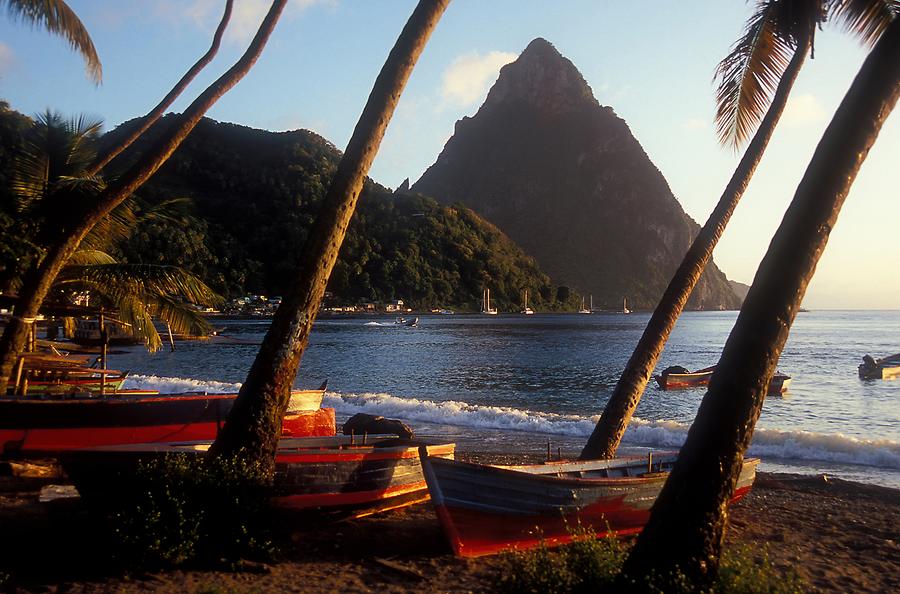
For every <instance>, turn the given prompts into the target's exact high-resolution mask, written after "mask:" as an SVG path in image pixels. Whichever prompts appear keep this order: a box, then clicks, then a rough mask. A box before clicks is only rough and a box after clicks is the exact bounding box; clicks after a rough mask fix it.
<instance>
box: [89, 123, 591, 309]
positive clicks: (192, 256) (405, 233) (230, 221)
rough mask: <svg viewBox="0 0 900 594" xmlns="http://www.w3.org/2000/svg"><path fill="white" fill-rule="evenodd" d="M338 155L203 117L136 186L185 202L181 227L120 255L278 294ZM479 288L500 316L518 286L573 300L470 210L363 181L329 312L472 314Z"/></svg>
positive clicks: (546, 305)
mask: <svg viewBox="0 0 900 594" xmlns="http://www.w3.org/2000/svg"><path fill="white" fill-rule="evenodd" d="M173 119H174V116H168V117H167V118H166V119H165V121H163V122H162V124H163V126H166V125H171V122H172V120H173ZM132 125H134V122H128V123H126V124H124V125H123V126H120V127H119V128H118V129H116V130H114V131H112V132H110V133H109V134H108V135H107V136H108V138H106V139H105V141H106V142H115V140H116V138H117V136H118V135H119V134H125V133H126V132H127V130H128V128H129V127H130V126H132ZM157 133H158V132H157ZM150 136H151V139H150V141H152V137H153V136H154V134H153V133H151V134H150ZM146 142H147V141H145V143H146ZM145 143H144V144H145ZM138 148H139V149H140V148H141V147H140V146H139V147H138ZM339 156H340V153H339V151H338V150H337V149H336V148H335V147H334V145H332V144H331V143H329V142H328V141H327V140H325V139H324V138H322V137H321V136H318V135H317V134H315V133H313V132H309V131H305V130H298V131H292V132H282V133H274V132H267V131H263V130H255V129H252V128H247V127H243V126H238V125H234V124H227V123H217V122H214V121H212V120H204V121H203V122H201V123H200V124H199V125H198V126H197V128H196V129H195V130H194V132H193V133H192V134H191V136H190V137H189V138H188V139H187V140H186V141H185V143H184V144H183V145H182V147H181V148H180V149H179V150H178V151H177V152H176V153H175V154H174V155H173V156H172V158H171V159H170V161H169V162H168V163H167V164H166V165H165V166H164V167H163V168H162V169H161V170H160V172H159V173H158V174H157V175H156V176H155V177H154V178H152V179H151V180H150V181H149V182H148V183H147V184H146V185H145V186H144V187H143V188H142V190H141V195H142V196H143V197H144V199H146V200H148V201H149V202H150V203H156V202H158V201H161V200H165V199H170V198H173V197H184V198H187V199H188V200H187V205H186V206H185V208H184V210H183V213H182V221H181V222H180V223H175V222H166V221H159V222H154V223H151V224H148V225H145V226H143V227H142V228H140V229H139V230H137V232H135V233H134V234H133V236H132V239H131V240H130V241H129V242H128V243H127V244H126V245H125V247H124V248H123V250H122V252H123V253H122V254H121V255H122V256H123V258H125V259H126V260H127V261H130V262H145V263H161V262H166V263H170V264H176V265H178V266H181V267H184V268H186V269H187V270H190V271H191V272H193V273H195V274H197V275H198V276H200V277H201V278H203V279H205V280H206V281H207V282H208V283H209V284H210V285H211V286H212V287H213V288H215V289H216V290H217V291H219V292H220V293H222V294H224V295H227V296H236V295H241V294H245V293H262V294H266V295H280V294H282V293H284V292H285V291H286V290H287V287H288V285H289V282H290V279H291V274H292V273H293V270H294V263H295V261H296V259H297V257H298V256H299V252H300V250H301V249H302V247H303V245H304V242H305V240H306V237H307V234H308V231H309V229H310V227H311V225H312V222H313V220H314V217H315V216H316V213H317V209H318V206H319V204H320V203H321V200H322V199H323V197H324V194H325V190H326V188H327V183H328V180H329V179H330V176H331V175H332V174H333V173H334V170H335V167H336V163H337V159H338V158H339ZM121 165H122V164H121V163H116V162H114V163H113V166H114V167H115V166H121ZM486 288H488V289H490V290H491V297H492V304H493V305H496V306H497V307H499V308H500V310H501V311H518V309H520V308H521V300H522V292H523V291H524V290H525V289H528V292H529V304H530V305H531V306H532V307H534V308H536V309H537V310H539V311H540V310H545V311H546V310H570V311H571V310H574V309H575V308H576V305H577V303H578V302H580V297H579V296H578V295H576V294H575V293H574V292H571V291H568V289H566V288H565V287H555V286H553V285H551V281H550V279H549V278H548V277H547V275H545V274H544V273H542V272H541V271H540V269H539V268H538V266H537V264H536V263H535V261H534V259H533V258H531V257H529V256H528V255H526V254H525V253H524V252H522V250H521V249H520V248H518V247H517V246H516V245H515V244H514V243H513V242H512V241H511V240H510V239H509V238H507V237H506V236H505V235H504V234H503V233H501V232H500V231H499V230H498V229H497V228H496V227H494V226H493V225H490V224H489V223H486V222H485V221H484V220H483V219H481V218H480V217H478V215H476V214H474V213H473V212H472V211H471V210H469V209H467V208H465V207H462V206H460V205H450V206H441V205H439V204H438V203H437V202H435V201H434V200H432V199H430V198H427V197H425V196H419V195H407V194H401V193H393V192H391V191H390V190H388V189H387V188H384V187H382V186H380V185H378V184H377V183H374V182H371V181H369V182H367V184H366V187H365V189H364V191H363V194H362V196H361V198H360V204H359V206H358V208H357V212H356V214H355V216H354V218H353V221H352V223H351V225H350V229H349V232H348V235H347V238H346V240H345V242H344V246H343V248H342V250H341V257H340V259H339V260H338V262H337V265H336V267H335V270H334V273H333V274H332V278H331V282H330V284H329V291H330V292H331V293H332V295H333V297H332V299H331V303H332V304H334V305H349V304H356V303H361V302H378V301H388V300H393V299H403V300H404V302H405V303H406V304H407V305H410V306H412V307H416V308H422V309H427V308H437V307H452V308H456V309H460V310H477V309H478V308H479V307H480V303H481V295H482V291H483V289H486ZM560 289H562V290H560Z"/></svg>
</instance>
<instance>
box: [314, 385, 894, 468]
mask: <svg viewBox="0 0 900 594" xmlns="http://www.w3.org/2000/svg"><path fill="white" fill-rule="evenodd" d="M323 406H331V407H334V408H335V410H337V411H338V412H339V413H342V414H354V413H357V412H366V413H370V414H378V415H383V416H386V417H393V418H400V419H403V420H406V421H420V422H423V423H435V424H441V425H453V426H460V427H472V428H483V429H499V430H509V431H524V432H529V433H544V434H549V435H561V436H571V437H583V438H585V439H586V438H587V437H588V436H589V435H590V434H591V431H593V428H594V425H595V424H596V422H597V419H598V417H597V416H592V417H587V416H579V415H561V414H555V413H546V412H537V411H529V410H523V409H518V408H513V407H505V406H486V405H477V404H470V403H467V402H461V401H456V400H446V401H439V402H434V401H430V400H420V399H416V398H399V397H396V396H393V395H391V394H376V393H363V394H337V393H328V394H326V396H325V401H324V402H323ZM689 428H690V425H689V424H687V423H681V422H677V421H670V420H654V421H650V420H645V419H640V418H637V417H633V418H632V420H631V424H630V426H629V427H628V430H627V431H626V433H625V437H624V439H623V444H624V445H626V446H642V447H652V448H678V447H681V446H682V445H683V444H684V441H685V439H686V438H687V432H688V429H689ZM749 453H750V454H751V455H753V456H759V457H762V458H765V459H771V460H773V461H774V460H795V461H818V462H833V463H841V464H856V465H863V466H873V467H879V468H888V469H894V470H900V443H897V442H894V441H890V440H887V439H878V440H870V439H860V438H856V437H852V436H847V435H842V434H826V433H816V432H812V431H799V430H798V431H784V430H779V429H766V428H760V427H758V428H757V429H756V431H755V432H754V438H753V444H752V445H751V446H750V451H749Z"/></svg>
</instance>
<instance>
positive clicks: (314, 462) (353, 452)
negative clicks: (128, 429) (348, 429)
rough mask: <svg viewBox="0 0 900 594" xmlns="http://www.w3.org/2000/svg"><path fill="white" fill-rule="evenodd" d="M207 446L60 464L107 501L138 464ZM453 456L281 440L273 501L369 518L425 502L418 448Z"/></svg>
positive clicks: (125, 451) (79, 457)
mask: <svg viewBox="0 0 900 594" xmlns="http://www.w3.org/2000/svg"><path fill="white" fill-rule="evenodd" d="M210 443H211V442H209V441H206V442H194V443H156V444H131V445H123V446H106V447H99V448H86V449H80V450H71V451H68V452H64V453H63V454H62V455H61V457H60V460H61V462H62V464H63V468H64V469H65V471H66V473H67V474H68V476H69V478H71V479H72V481H73V482H74V483H75V486H76V487H77V488H78V491H79V493H81V495H82V497H85V498H86V499H91V500H93V501H95V502H97V501H100V502H102V500H103V498H109V497H115V496H117V494H118V493H119V492H120V489H121V486H122V484H123V481H124V482H126V483H127V481H128V480H129V479H130V477H133V476H134V472H135V471H136V469H137V466H138V464H139V463H140V462H146V461H148V460H152V459H153V458H156V457H160V456H164V455H173V454H174V455H203V454H204V453H205V452H206V450H207V449H208V448H209V446H210ZM420 448H422V449H425V450H426V451H427V454H428V455H429V456H434V457H436V458H438V459H444V458H452V457H453V455H454V452H455V449H456V444H454V443H434V442H426V441H423V440H410V439H402V438H398V437H387V436H375V437H373V436H369V437H368V438H367V439H366V442H365V443H363V440H361V439H359V438H356V439H355V440H354V438H352V437H347V436H335V437H308V438H282V439H281V440H280V441H279V444H278V451H277V453H276V456H275V481H274V486H273V488H272V502H273V504H274V505H275V506H276V507H279V508H281V509H284V510H289V511H311V510H317V511H333V512H352V513H353V514H354V515H355V516H357V517H359V516H363V515H368V514H370V513H374V512H376V511H386V510H389V509H396V508H398V507H404V506H407V505H412V504H413V503H417V502H419V501H424V500H427V499H428V489H427V487H426V484H425V479H424V477H423V475H422V466H421V463H420V461H419V450H420Z"/></svg>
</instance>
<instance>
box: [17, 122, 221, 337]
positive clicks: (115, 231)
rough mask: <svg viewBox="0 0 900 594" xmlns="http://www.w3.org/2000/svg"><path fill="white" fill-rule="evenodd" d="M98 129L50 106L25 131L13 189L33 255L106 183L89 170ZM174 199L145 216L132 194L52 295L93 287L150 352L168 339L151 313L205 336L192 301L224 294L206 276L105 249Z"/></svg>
mask: <svg viewBox="0 0 900 594" xmlns="http://www.w3.org/2000/svg"><path fill="white" fill-rule="evenodd" d="M99 130H100V122H96V121H87V120H85V119H84V118H73V119H68V120H67V119H64V118H63V117H62V116H61V115H59V114H57V113H52V112H49V111H48V112H45V113H43V114H41V115H39V116H37V117H36V118H35V121H34V125H33V126H32V128H31V129H30V130H28V132H27V133H26V134H25V135H24V136H25V138H24V139H23V141H22V145H21V148H20V150H19V154H18V156H17V158H16V167H15V176H14V179H13V182H12V184H11V190H12V192H11V193H12V195H13V197H14V198H15V200H16V204H15V215H16V220H17V221H18V222H19V223H20V224H21V225H22V226H23V227H25V228H27V229H28V230H29V235H30V238H29V239H28V240H25V239H22V238H21V237H20V238H19V239H18V240H19V241H27V243H28V244H29V246H30V247H31V249H32V252H33V257H40V252H41V250H42V248H41V246H42V245H45V244H46V243H48V242H50V241H52V239H53V235H54V234H55V233H57V232H58V231H59V229H61V228H63V227H64V226H65V224H66V220H65V216H66V215H67V214H71V213H72V212H73V211H75V210H77V209H78V207H79V203H81V202H83V201H85V200H87V201H90V200H94V199H96V194H98V193H99V192H101V191H102V190H103V188H105V184H104V181H103V180H102V179H101V178H98V177H93V176H89V175H85V174H84V171H83V170H84V167H85V166H86V165H87V164H88V163H91V162H92V161H93V159H94V156H95V155H94V154H93V152H92V149H91V147H92V146H93V145H94V140H95V138H96V135H97V133H98V132H99ZM175 202H176V201H166V202H163V203H161V204H160V205H158V206H157V207H155V208H150V209H144V210H143V211H142V212H141V213H140V214H138V213H137V210H136V206H135V200H134V198H133V197H131V198H129V199H128V200H126V201H125V202H123V203H122V204H120V205H119V206H118V207H117V208H116V209H114V210H113V212H112V213H110V216H108V217H105V218H104V219H103V220H101V221H100V222H99V223H98V224H97V225H95V226H94V227H93V228H92V229H91V231H90V233H88V235H87V236H86V237H85V239H84V241H83V242H82V244H81V247H80V249H79V250H78V251H77V252H75V254H73V256H72V258H71V259H70V260H69V261H68V262H67V263H66V266H65V267H64V268H63V270H62V272H61V273H60V275H59V276H58V277H57V279H56V281H55V282H54V284H53V289H52V290H53V293H54V296H55V297H57V298H58V299H59V300H63V301H65V300H66V299H67V298H68V296H70V295H72V294H73V293H82V292H85V291H90V292H91V293H93V294H94V295H96V296H98V297H99V298H100V300H101V301H102V302H103V303H104V304H105V305H106V306H107V307H111V308H114V309H116V310H118V311H119V315H120V317H121V318H122V321H123V322H125V323H126V324H128V326H129V327H131V328H133V329H134V330H136V332H135V334H136V337H137V338H143V339H144V340H145V342H146V344H147V346H148V347H149V348H150V349H151V350H156V349H158V348H159V347H160V346H161V344H162V342H161V340H160V338H159V334H158V332H157V331H156V328H155V327H154V325H153V323H152V318H151V316H153V315H156V316H159V317H160V318H161V319H163V320H164V321H165V322H166V323H167V324H169V325H170V327H173V328H174V329H175V331H176V332H180V333H188V334H192V335H205V334H207V333H208V331H209V330H210V327H209V324H208V323H207V322H206V320H205V319H204V318H203V317H202V316H200V315H199V314H198V313H197V311H196V310H195V309H194V308H193V307H190V305H189V304H202V305H212V304H215V303H217V302H219V301H220V298H219V297H218V296H217V295H216V294H215V293H214V292H213V291H212V290H211V289H210V288H209V287H207V286H206V285H205V284H204V283H203V282H202V281H200V279H198V278H196V277H195V276H194V275H192V274H189V273H187V272H185V271H183V270H181V269H180V268H177V267H173V266H152V265H136V264H125V263H120V262H116V260H115V259H114V258H113V257H112V256H110V255H109V254H108V253H107V252H108V251H109V249H110V248H112V247H114V246H115V245H116V244H117V243H118V242H119V241H122V240H124V239H126V238H127V237H129V236H130V235H131V233H132V231H133V230H134V228H135V227H136V226H137V225H138V224H140V223H142V222H147V221H151V220H158V219H161V218H170V217H169V214H168V211H169V209H170V208H171V206H172V204H174V203H175ZM10 240H12V241H15V240H16V239H15V238H10ZM19 251H22V250H21V249H20V250H19Z"/></svg>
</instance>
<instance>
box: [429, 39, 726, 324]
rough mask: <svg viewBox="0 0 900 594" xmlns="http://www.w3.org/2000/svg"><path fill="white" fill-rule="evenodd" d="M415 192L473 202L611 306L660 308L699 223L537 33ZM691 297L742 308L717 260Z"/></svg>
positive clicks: (460, 125)
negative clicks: (624, 303) (668, 283)
mask: <svg viewBox="0 0 900 594" xmlns="http://www.w3.org/2000/svg"><path fill="white" fill-rule="evenodd" d="M412 189H413V191H415V192H420V193H423V194H425V195H429V196H433V197H435V198H437V200H438V201H440V202H443V203H444V204H448V205H449V204H455V203H457V202H462V203H463V204H465V205H466V206H468V207H470V208H472V209H473V210H475V212H477V213H479V214H480V215H482V216H483V217H485V218H486V219H487V220H488V221H490V222H491V223H493V224H495V225H496V226H497V227H498V228H500V229H501V230H503V232H504V233H506V234H507V235H509V236H510V237H511V238H512V239H513V240H514V241H516V242H517V243H518V244H519V245H520V246H522V248H523V249H524V250H525V252H526V253H528V254H529V255H531V256H533V257H534V258H535V259H536V260H537V261H538V262H539V263H540V265H541V267H542V268H543V269H544V270H545V271H547V272H548V273H549V274H550V275H551V277H553V278H554V280H555V281H556V282H561V283H564V284H565V285H567V286H570V287H573V288H575V289H577V290H578V291H579V292H581V293H582V294H583V295H588V294H592V295H593V296H594V298H595V302H596V303H598V304H599V305H600V307H604V308H615V309H619V308H621V304H622V297H623V296H627V297H628V303H629V304H631V305H632V307H635V306H636V307H640V308H642V309H652V308H653V307H654V306H655V305H656V303H657V302H658V301H659V298H660V296H661V295H662V294H663V291H664V290H665V287H666V281H667V280H668V279H669V278H670V276H671V274H672V273H674V272H675V270H676V269H677V267H678V264H679V262H681V258H682V256H683V255H684V252H685V251H687V248H688V246H689V245H690V242H691V238H692V236H693V234H695V233H696V232H697V229H698V226H697V224H696V223H694V222H693V221H692V220H691V219H690V218H689V217H688V216H687V215H686V214H685V212H684V210H683V209H682V208H681V205H679V204H678V201H677V200H676V199H675V196H673V195H672V191H671V189H669V186H668V184H667V183H666V180H665V178H664V177H663V176H662V173H660V171H659V169H657V168H656V166H655V165H653V163H652V162H651V161H650V158H649V157H648V156H647V153H646V152H644V150H643V148H642V147H641V145H640V143H639V142H638V141H637V139H636V138H635V137H634V135H632V133H631V131H630V130H629V128H628V125H627V124H626V123H625V121H624V120H622V119H621V118H619V117H618V116H616V114H615V112H614V111H613V110H612V108H610V107H603V106H601V105H600V104H599V103H597V100H596V99H595V98H594V96H593V93H592V92H591V89H590V87H589V86H588V84H587V83H586V82H585V80H584V77H582V76H581V74H580V73H579V72H578V69H577V68H576V67H575V65H574V64H573V63H572V62H570V61H569V60H568V59H567V58H565V57H564V56H562V55H561V54H560V53H559V52H558V51H557V50H556V48H555V47H553V45H552V44H551V43H550V42H548V41H547V40H546V39H541V38H538V39H535V40H534V41H532V42H531V43H530V44H528V47H527V48H526V49H525V51H523V52H522V54H521V55H520V56H519V57H518V59H517V60H516V61H515V62H512V63H511V64H507V65H506V66H504V67H503V68H502V69H501V70H500V76H499V77H498V79H497V82H496V83H495V84H494V86H493V87H492V88H491V90H490V92H489V93H488V97H487V100H486V101H485V103H484V105H482V106H481V108H480V109H479V110H478V113H476V114H475V116H473V117H471V118H469V117H467V118H463V119H462V120H460V121H459V122H457V126H456V130H455V132H454V134H453V136H452V137H451V138H450V140H448V141H447V144H446V145H445V146H444V150H443V151H442V152H441V154H440V156H438V158H437V161H436V162H435V163H434V164H433V165H432V166H431V167H429V168H428V170H427V171H426V172H425V173H424V174H423V175H422V178H421V179H419V181H418V182H416V183H415V184H414V185H413V187H412ZM691 299H692V301H691V302H690V307H694V308H696V307H705V308H711V309H715V308H719V307H736V306H738V305H739V302H738V299H737V297H736V296H735V294H734V292H733V291H732V290H731V288H730V287H729V286H728V285H727V282H726V280H725V277H724V275H722V273H721V272H720V271H719V270H718V269H717V268H716V267H715V265H710V266H709V267H708V268H707V270H706V272H705V273H704V276H703V279H702V280H701V282H700V284H699V285H698V286H697V288H696V289H695V290H694V294H693V296H692V298H691Z"/></svg>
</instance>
